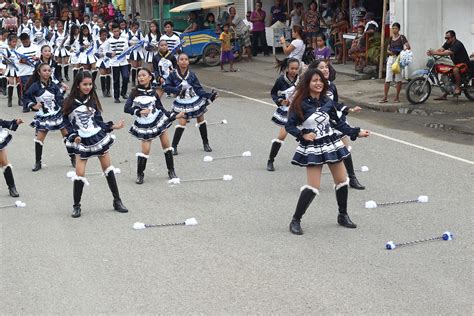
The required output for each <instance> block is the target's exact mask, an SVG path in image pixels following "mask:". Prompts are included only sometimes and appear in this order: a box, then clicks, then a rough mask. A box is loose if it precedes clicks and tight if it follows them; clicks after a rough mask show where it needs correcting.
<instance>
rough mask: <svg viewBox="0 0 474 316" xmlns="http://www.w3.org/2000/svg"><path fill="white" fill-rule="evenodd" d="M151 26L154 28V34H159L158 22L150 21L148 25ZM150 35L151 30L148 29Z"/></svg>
mask: <svg viewBox="0 0 474 316" xmlns="http://www.w3.org/2000/svg"><path fill="white" fill-rule="evenodd" d="M152 24H153V25H155V26H156V34H160V26H159V25H158V22H156V21H151V22H150V25H152ZM150 33H151V29H150Z"/></svg>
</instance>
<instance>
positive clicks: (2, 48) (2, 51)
mask: <svg viewBox="0 0 474 316" xmlns="http://www.w3.org/2000/svg"><path fill="white" fill-rule="evenodd" d="M7 50H8V44H7V43H6V42H3V41H0V69H6V68H7V65H6V64H5V63H3V56H4V55H5V56H7Z"/></svg>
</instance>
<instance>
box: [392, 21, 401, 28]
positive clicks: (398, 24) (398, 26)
mask: <svg viewBox="0 0 474 316" xmlns="http://www.w3.org/2000/svg"><path fill="white" fill-rule="evenodd" d="M392 27H396V28H398V29H400V23H398V22H394V23H393V24H392Z"/></svg>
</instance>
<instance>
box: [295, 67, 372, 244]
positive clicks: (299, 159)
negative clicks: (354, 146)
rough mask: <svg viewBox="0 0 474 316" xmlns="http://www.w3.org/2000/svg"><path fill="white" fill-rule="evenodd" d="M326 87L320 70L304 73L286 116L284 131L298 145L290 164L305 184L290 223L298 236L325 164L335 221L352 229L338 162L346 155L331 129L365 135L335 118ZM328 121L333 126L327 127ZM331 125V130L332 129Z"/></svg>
mask: <svg viewBox="0 0 474 316" xmlns="http://www.w3.org/2000/svg"><path fill="white" fill-rule="evenodd" d="M328 87H329V85H328V82H327V80H326V79H325V78H324V75H323V73H322V72H321V71H319V70H317V69H309V70H307V71H306V72H305V73H304V75H303V77H302V79H301V81H300V83H299V84H298V87H297V88H296V91H295V94H294V98H293V101H292V102H291V106H290V109H289V113H288V123H287V124H286V131H287V132H288V133H290V134H291V135H293V136H295V137H296V139H297V141H299V146H298V148H297V149H296V152H295V154H294V156H293V160H292V161H291V163H292V164H294V165H298V166H301V167H306V174H307V181H308V184H307V185H305V186H303V187H301V194H300V197H299V199H298V203H297V205H296V210H295V213H294V215H293V218H292V220H291V223H290V232H291V233H293V234H296V235H302V234H303V230H302V229H301V224H300V222H301V218H302V217H303V214H304V213H305V212H306V210H307V209H308V207H309V205H310V204H311V202H312V201H313V199H314V197H315V196H316V195H318V194H319V187H320V182H321V169H322V165H324V164H327V165H328V167H329V170H330V171H331V174H332V176H333V179H334V184H335V185H334V188H335V191H336V200H337V204H338V207H339V215H338V217H337V222H338V224H339V225H341V226H344V227H347V228H356V227H357V225H356V224H354V223H353V222H352V221H351V219H350V218H349V215H348V214H347V198H348V185H349V179H348V178H347V174H346V170H345V168H344V165H343V164H342V160H344V158H346V157H347V156H348V155H349V151H348V150H347V149H346V147H345V146H344V144H343V143H342V141H341V139H340V138H339V137H338V136H336V135H335V133H334V128H336V129H338V130H340V131H341V132H343V133H344V134H345V135H348V136H350V137H351V139H352V140H355V139H356V138H357V137H367V136H369V132H368V131H365V130H361V129H360V128H352V127H350V126H349V125H347V123H345V121H343V120H340V118H339V117H338V115H337V110H336V108H335V103H334V101H332V100H331V99H329V98H328V97H327V95H326V92H327V89H328ZM331 121H333V122H334V123H333V124H331ZM333 126H334V128H333Z"/></svg>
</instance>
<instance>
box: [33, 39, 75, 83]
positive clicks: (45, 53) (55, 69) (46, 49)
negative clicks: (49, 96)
mask: <svg viewBox="0 0 474 316" xmlns="http://www.w3.org/2000/svg"><path fill="white" fill-rule="evenodd" d="M41 63H45V64H48V65H49V67H51V80H52V81H53V83H55V84H59V85H60V87H61V89H62V91H67V90H68V89H69V87H68V85H66V84H65V83H63V78H62V75H61V67H60V66H58V63H57V62H56V61H55V60H54V58H53V54H52V50H51V46H49V45H43V46H42V47H41V56H40V59H39V61H38V62H37V65H39V64H41Z"/></svg>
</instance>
